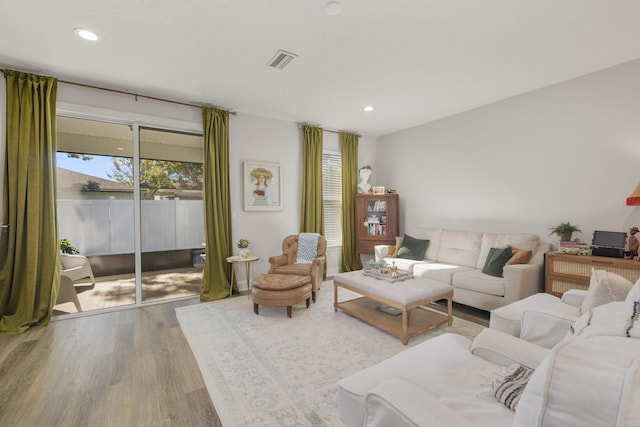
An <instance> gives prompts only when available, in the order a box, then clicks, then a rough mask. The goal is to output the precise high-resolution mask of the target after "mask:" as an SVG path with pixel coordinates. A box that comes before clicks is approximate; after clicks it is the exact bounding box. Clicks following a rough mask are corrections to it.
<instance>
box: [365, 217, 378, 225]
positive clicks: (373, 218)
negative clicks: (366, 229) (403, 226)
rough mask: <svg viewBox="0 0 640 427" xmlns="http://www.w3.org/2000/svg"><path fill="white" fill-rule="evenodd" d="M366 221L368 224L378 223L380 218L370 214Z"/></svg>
mask: <svg viewBox="0 0 640 427" xmlns="http://www.w3.org/2000/svg"><path fill="white" fill-rule="evenodd" d="M367 222H368V223H369V224H378V223H380V218H378V217H377V216H370V217H368V218H367Z"/></svg>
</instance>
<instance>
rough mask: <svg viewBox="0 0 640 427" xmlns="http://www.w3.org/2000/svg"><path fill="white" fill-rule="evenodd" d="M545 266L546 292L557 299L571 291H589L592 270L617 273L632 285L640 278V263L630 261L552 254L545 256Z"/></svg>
mask: <svg viewBox="0 0 640 427" xmlns="http://www.w3.org/2000/svg"><path fill="white" fill-rule="evenodd" d="M545 264H546V279H545V292H547V293H549V294H552V295H555V296H557V297H561V296H562V294H563V293H564V292H565V291H568V290H569V289H584V290H586V289H588V288H589V282H590V280H591V268H595V269H596V270H605V271H608V272H610V273H615V274H617V275H619V276H622V277H624V278H625V279H627V280H629V281H631V282H632V283H635V282H636V280H638V278H639V277H640V262H638V261H633V260H630V259H621V258H609V257H602V256H582V255H568V254H564V253H559V252H550V253H547V254H546V256H545Z"/></svg>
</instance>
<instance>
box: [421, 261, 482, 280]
mask: <svg viewBox="0 0 640 427" xmlns="http://www.w3.org/2000/svg"><path fill="white" fill-rule="evenodd" d="M472 270H473V269H472V268H471V267H461V266H459V265H451V264H443V263H440V262H428V263H427V262H425V263H419V264H415V265H414V266H413V275H414V276H416V277H426V278H429V279H433V280H437V281H439V282H444V283H447V284H449V285H452V284H453V275H454V274H457V273H462V272H465V271H472Z"/></svg>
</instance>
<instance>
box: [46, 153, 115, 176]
mask: <svg viewBox="0 0 640 427" xmlns="http://www.w3.org/2000/svg"><path fill="white" fill-rule="evenodd" d="M91 157H93V159H91V160H82V159H72V158H69V157H68V156H67V153H58V154H57V157H56V162H57V166H58V167H59V168H63V169H68V170H70V171H74V172H79V173H83V174H86V175H92V176H97V177H99V178H104V179H109V180H111V181H113V180H112V179H111V178H109V176H107V172H110V171H111V170H112V169H113V167H112V165H113V162H112V161H111V159H112V157H111V156H97V155H94V154H92V155H91Z"/></svg>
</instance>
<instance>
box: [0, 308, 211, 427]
mask: <svg viewBox="0 0 640 427" xmlns="http://www.w3.org/2000/svg"><path fill="white" fill-rule="evenodd" d="M197 302H198V300H197V299H195V300H189V301H180V302H172V303H166V304H158V305H153V306H147V307H143V308H139V309H130V310H122V311H117V312H113V313H106V314H98V315H95V316H87V317H81V318H75V319H67V320H61V321H55V322H52V323H50V325H49V326H48V327H35V328H31V329H30V330H29V331H27V332H25V333H24V334H22V335H0V378H2V380H1V381H0V426H10V425H16V426H18V425H19V426H21V427H31V426H33V427H41V426H74V427H75V426H118V427H120V426H205V425H206V426H221V424H220V421H219V419H218V416H217V414H216V411H215V408H214V406H213V404H212V402H211V399H210V398H209V394H208V392H207V389H206V387H205V385H204V382H203V380H202V376H201V375H200V370H199V369H198V366H197V363H196V361H195V358H194V357H193V354H192V353H191V349H190V348H189V345H188V344H187V342H186V339H185V338H184V335H183V334H182V330H181V329H180V326H179V325H178V321H177V319H176V316H175V311H174V308H175V307H177V306H181V305H188V304H194V303H197Z"/></svg>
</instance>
